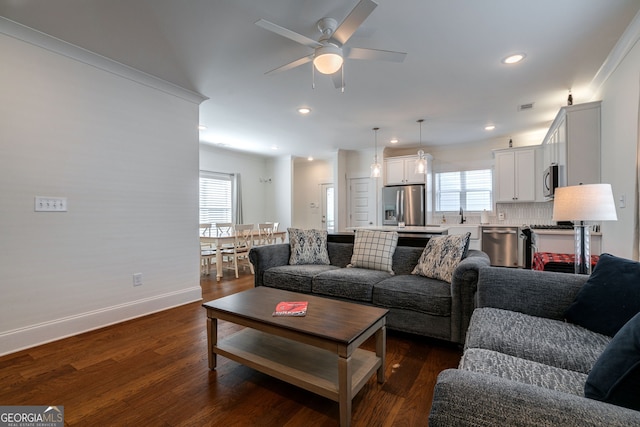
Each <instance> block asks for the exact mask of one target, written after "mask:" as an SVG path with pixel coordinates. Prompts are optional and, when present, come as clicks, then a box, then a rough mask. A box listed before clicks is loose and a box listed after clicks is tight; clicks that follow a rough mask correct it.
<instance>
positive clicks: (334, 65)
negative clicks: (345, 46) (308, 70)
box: [313, 44, 343, 74]
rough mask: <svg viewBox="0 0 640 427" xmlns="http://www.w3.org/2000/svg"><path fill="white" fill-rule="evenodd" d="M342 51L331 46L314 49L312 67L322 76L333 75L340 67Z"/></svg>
mask: <svg viewBox="0 0 640 427" xmlns="http://www.w3.org/2000/svg"><path fill="white" fill-rule="evenodd" d="M342 61H343V59H342V49H340V48H339V47H337V46H334V45H332V44H327V45H325V46H322V47H319V48H317V49H316V53H315V56H314V58H313V65H314V66H315V67H316V70H318V72H320V73H322V74H333V73H335V72H337V71H338V70H339V69H340V67H342Z"/></svg>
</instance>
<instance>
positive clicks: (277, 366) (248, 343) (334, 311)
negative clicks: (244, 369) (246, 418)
mask: <svg viewBox="0 0 640 427" xmlns="http://www.w3.org/2000/svg"><path fill="white" fill-rule="evenodd" d="M280 301H308V302H309V306H308V309H307V315H306V316H304V317H274V316H272V313H273V311H274V309H275V307H276V304H277V303H279V302H280ZM203 307H204V308H206V309H207V338H208V344H209V345H208V354H209V368H210V369H215V368H216V355H218V354H220V355H222V356H224V357H227V358H229V359H231V360H234V361H236V362H239V363H242V364H243V365H246V366H249V367H251V368H253V369H255V370H257V371H260V372H263V373H265V374H267V375H270V376H273V377H275V378H279V379H281V380H283V381H286V382H288V383H290V384H293V385H296V386H298V387H301V388H304V389H306V390H309V391H311V392H313V393H316V394H319V395H321V396H324V397H327V398H329V399H332V400H334V401H336V402H338V403H339V406H340V425H341V426H348V425H350V423H351V400H352V399H353V397H354V396H355V395H356V394H357V393H358V392H359V391H360V389H362V387H363V386H364V385H365V383H366V382H367V381H368V380H369V378H371V376H372V375H373V374H374V373H375V372H377V374H378V382H379V383H383V382H384V361H385V352H386V329H385V316H386V315H387V312H388V310H386V309H382V308H376V307H369V306H365V305H360V304H352V303H348V302H343V301H336V300H332V299H328V298H320V297H316V296H312V295H305V294H299V293H295V292H287V291H283V290H279V289H273V288H268V287H264V286H260V287H257V288H254V289H250V290H248V291H244V292H239V293H237V294H233V295H229V296H227V297H224V298H220V299H217V300H213V301H210V302H208V303H205V304H203ZM218 319H220V320H226V321H229V322H233V323H236V324H238V325H242V326H246V328H243V329H242V330H240V331H239V332H237V333H235V334H233V335H231V336H229V337H226V338H224V339H221V340H218V331H217V322H218ZM372 335H375V337H376V338H375V339H376V351H375V353H374V352H371V351H367V350H363V349H361V348H359V347H360V345H361V344H362V343H363V342H364V341H365V340H366V339H367V338H369V337H371V336H372Z"/></svg>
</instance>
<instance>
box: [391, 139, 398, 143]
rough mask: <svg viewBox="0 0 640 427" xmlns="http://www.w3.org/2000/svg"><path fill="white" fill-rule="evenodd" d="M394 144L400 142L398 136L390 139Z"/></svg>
mask: <svg viewBox="0 0 640 427" xmlns="http://www.w3.org/2000/svg"><path fill="white" fill-rule="evenodd" d="M389 142H390V143H392V144H397V143H398V138H391V140H390V141H389Z"/></svg>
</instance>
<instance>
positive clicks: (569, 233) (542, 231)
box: [531, 228, 602, 236]
mask: <svg viewBox="0 0 640 427" xmlns="http://www.w3.org/2000/svg"><path fill="white" fill-rule="evenodd" d="M531 232H532V233H536V234H556V235H557V234H560V235H567V236H573V235H574V234H575V230H572V229H563V228H560V229H557V228H542V229H541V228H536V229H531ZM589 234H590V235H591V236H602V232H601V231H590V232H589Z"/></svg>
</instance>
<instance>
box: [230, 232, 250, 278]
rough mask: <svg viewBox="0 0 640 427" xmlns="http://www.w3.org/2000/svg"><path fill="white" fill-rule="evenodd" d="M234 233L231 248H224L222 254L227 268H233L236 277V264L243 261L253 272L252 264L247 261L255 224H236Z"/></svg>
mask: <svg viewBox="0 0 640 427" xmlns="http://www.w3.org/2000/svg"><path fill="white" fill-rule="evenodd" d="M234 228H235V234H234V236H235V237H234V245H233V247H232V248H224V249H223V250H222V254H223V255H226V256H227V258H228V260H229V263H231V266H227V268H229V269H233V270H235V273H236V279H237V278H238V277H239V276H238V264H240V263H243V264H244V265H249V269H250V270H251V274H255V273H254V270H253V265H252V264H251V262H250V261H249V251H250V250H251V246H252V245H253V230H254V228H255V224H236V225H235V227H234Z"/></svg>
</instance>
